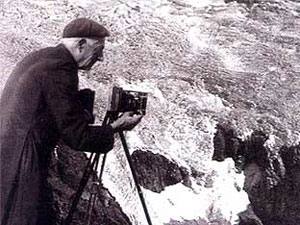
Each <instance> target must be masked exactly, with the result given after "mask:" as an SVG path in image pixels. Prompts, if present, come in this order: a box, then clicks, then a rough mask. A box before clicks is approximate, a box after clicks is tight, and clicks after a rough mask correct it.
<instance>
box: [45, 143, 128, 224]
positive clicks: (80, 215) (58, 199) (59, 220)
mask: <svg viewBox="0 0 300 225" xmlns="http://www.w3.org/2000/svg"><path fill="white" fill-rule="evenodd" d="M86 164H87V157H86V155H85V154H84V153H82V152H76V151H74V150H71V149H69V148H68V147H66V146H63V145H61V146H60V147H58V148H56V150H55V152H54V153H53V154H52V159H51V165H50V171H49V178H48V183H49V190H48V193H49V195H51V196H50V197H51V199H52V202H51V212H52V214H53V218H54V219H53V220H54V223H53V224H57V225H61V224H63V220H64V219H65V218H66V217H67V215H68V212H69V209H70V206H71V203H72V200H73V198H74V196H75V193H76V190H77V188H78V185H79V182H80V180H81V178H82V174H83V171H84V169H85V167H86ZM94 182H98V184H99V185H96V186H93V189H92V184H93V183H94ZM91 193H95V194H96V195H97V198H96V201H95V205H94V207H92V209H91V214H90V215H91V218H90V221H91V223H90V224H93V225H96V224H97V225H107V224H111V225H129V224H131V222H130V220H129V218H128V217H127V216H126V215H125V214H124V213H123V211H122V209H121V207H120V205H119V204H118V203H117V202H116V201H115V198H114V197H113V196H112V195H111V194H110V192H109V191H108V190H107V189H106V188H105V187H103V186H102V184H101V183H100V182H99V180H97V178H96V174H95V173H93V174H92V175H91V177H90V180H89V182H88V184H87V186H86V188H85V190H84V192H83V194H82V196H81V199H80V201H79V204H78V207H77V210H76V212H75V215H74V217H73V222H72V225H85V224H87V220H88V217H87V209H88V206H89V200H90V197H91Z"/></svg>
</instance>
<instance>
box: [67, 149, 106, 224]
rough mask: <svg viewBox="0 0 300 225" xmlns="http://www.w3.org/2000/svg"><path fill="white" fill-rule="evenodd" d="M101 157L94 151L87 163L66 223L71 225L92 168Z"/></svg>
mask: <svg viewBox="0 0 300 225" xmlns="http://www.w3.org/2000/svg"><path fill="white" fill-rule="evenodd" d="M93 157H94V159H93V160H92V158H93ZM99 157H100V156H99V154H94V153H93V154H92V155H91V156H90V158H89V161H88V164H87V166H86V168H85V171H84V174H83V176H82V179H81V181H80V184H79V187H78V189H77V192H76V195H75V197H74V200H73V202H72V205H71V208H70V211H69V214H68V216H67V218H66V220H65V224H64V225H70V224H71V222H72V217H73V215H74V213H75V210H76V207H77V205H78V202H79V200H80V197H81V195H82V193H83V190H84V188H85V186H86V184H87V182H88V180H89V178H90V174H91V171H92V168H94V166H95V163H96V162H97V160H99ZM91 161H93V162H92V164H91Z"/></svg>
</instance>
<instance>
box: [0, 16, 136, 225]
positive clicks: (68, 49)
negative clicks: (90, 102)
mask: <svg viewBox="0 0 300 225" xmlns="http://www.w3.org/2000/svg"><path fill="white" fill-rule="evenodd" d="M107 36H109V33H108V31H107V30H106V29H105V28H104V27H103V26H101V25H100V24H98V23H97V22H95V21H93V20H90V19H86V18H80V19H76V20H74V21H72V22H70V23H69V24H68V25H67V26H66V27H65V29H64V31H63V39H62V43H61V44H59V45H58V46H56V47H49V48H45V49H42V50H39V51H36V52H33V53H31V54H29V55H28V56H26V57H25V58H24V59H23V60H22V61H21V62H19V63H18V64H17V66H16V68H15V69H14V71H13V72H12V74H11V75H10V77H9V79H8V81H7V83H6V86H5V88H4V91H3V93H2V96H1V101H0V119H1V120H0V121H1V123H0V126H1V129H0V153H1V182H0V184H1V193H0V195H1V224H2V225H43V224H51V222H50V220H49V219H48V218H47V213H48V212H47V209H45V207H44V206H43V205H44V204H43V201H45V200H44V198H43V188H45V185H46V176H47V169H48V164H49V159H50V152H51V151H52V149H53V148H54V147H55V145H56V144H57V142H58V140H59V139H62V140H63V142H64V143H65V144H67V145H68V146H70V147H71V148H72V149H75V150H79V151H90V152H101V153H105V152H108V151H109V150H111V149H112V147H113V142H114V133H115V132H118V131H122V130H130V129H132V128H133V127H134V126H135V125H137V124H138V123H139V122H140V120H141V116H139V115H132V114H130V113H125V114H123V116H122V117H121V118H119V119H118V120H116V121H115V122H114V123H112V124H111V125H103V126H89V120H88V119H87V117H86V116H85V110H84V108H83V106H82V104H81V103H80V101H79V100H78V75H77V72H78V69H82V70H89V69H91V67H92V66H93V65H94V64H95V63H96V62H97V61H102V60H103V48H104V44H105V37H107Z"/></svg>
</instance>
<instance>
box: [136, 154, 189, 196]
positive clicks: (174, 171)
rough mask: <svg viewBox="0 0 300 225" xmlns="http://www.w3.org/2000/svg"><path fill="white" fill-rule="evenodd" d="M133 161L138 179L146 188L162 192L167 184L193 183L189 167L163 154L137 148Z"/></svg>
mask: <svg viewBox="0 0 300 225" xmlns="http://www.w3.org/2000/svg"><path fill="white" fill-rule="evenodd" d="M132 161H133V164H134V169H135V171H136V173H137V177H138V181H139V183H140V185H141V186H143V187H144V188H146V189H149V190H151V191H154V192H158V193H160V192H162V191H163V190H164V189H165V187H166V186H170V185H174V184H177V183H180V182H183V184H185V185H187V186H190V185H191V183H190V180H189V175H188V171H187V169H186V168H184V167H179V166H178V165H177V164H176V163H175V162H172V161H170V160H169V159H167V158H166V157H164V156H162V155H159V154H154V153H152V152H150V151H140V150H137V151H135V152H133V154H132Z"/></svg>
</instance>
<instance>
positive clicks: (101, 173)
mask: <svg viewBox="0 0 300 225" xmlns="http://www.w3.org/2000/svg"><path fill="white" fill-rule="evenodd" d="M106 156H107V153H105V154H104V156H103V159H102V165H101V171H100V175H99V180H100V182H102V175H103V171H104V166H105V161H106Z"/></svg>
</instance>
